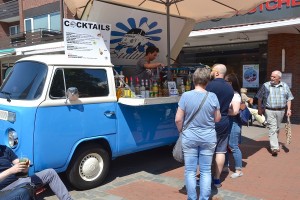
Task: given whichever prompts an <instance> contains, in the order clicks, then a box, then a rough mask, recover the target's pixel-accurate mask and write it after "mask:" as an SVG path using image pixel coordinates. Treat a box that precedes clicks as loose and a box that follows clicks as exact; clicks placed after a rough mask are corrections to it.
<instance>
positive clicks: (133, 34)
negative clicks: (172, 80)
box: [87, 1, 188, 66]
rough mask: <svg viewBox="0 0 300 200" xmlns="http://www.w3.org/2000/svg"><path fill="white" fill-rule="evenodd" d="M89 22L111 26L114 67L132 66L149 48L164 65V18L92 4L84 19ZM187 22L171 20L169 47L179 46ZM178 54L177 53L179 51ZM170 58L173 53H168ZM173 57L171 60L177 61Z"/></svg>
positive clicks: (117, 6)
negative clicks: (156, 53)
mask: <svg viewBox="0 0 300 200" xmlns="http://www.w3.org/2000/svg"><path fill="white" fill-rule="evenodd" d="M87 20H88V21H97V22H105V23H109V24H111V25H112V31H111V41H110V53H111V59H112V63H113V64H114V65H133V66H135V65H136V63H137V61H138V60H139V59H140V58H142V57H143V56H145V52H146V49H147V47H148V46H153V45H154V46H156V47H158V48H159V57H157V58H156V61H157V62H162V63H165V64H166V63H167V18H166V15H163V14H159V13H155V12H150V11H145V10H138V9H134V8H129V7H125V6H121V5H115V4H110V3H106V2H101V1H94V3H93V7H92V8H91V11H90V13H89V14H88V17H87ZM185 24H186V20H185V19H182V18H178V17H173V16H172V17H171V18H170V27H172V30H171V37H170V47H171V50H173V49H174V47H175V46H176V45H175V44H176V43H182V44H181V45H180V49H181V48H182V46H183V44H184V42H185V40H186V38H187V36H188V34H187V35H186V37H184V38H183V36H182V35H181V34H182V31H183V29H184V27H185ZM178 53H179V51H178ZM171 55H172V52H171ZM176 57H177V55H176V56H175V57H172V58H173V59H176Z"/></svg>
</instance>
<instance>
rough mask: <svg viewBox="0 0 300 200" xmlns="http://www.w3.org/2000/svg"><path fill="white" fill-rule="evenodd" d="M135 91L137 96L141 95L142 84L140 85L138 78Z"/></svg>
mask: <svg viewBox="0 0 300 200" xmlns="http://www.w3.org/2000/svg"><path fill="white" fill-rule="evenodd" d="M134 91H135V95H140V94H141V92H140V83H139V78H138V77H136V83H135V87H134Z"/></svg>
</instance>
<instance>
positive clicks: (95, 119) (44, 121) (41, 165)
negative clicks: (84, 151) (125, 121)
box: [34, 103, 117, 171]
mask: <svg viewBox="0 0 300 200" xmlns="http://www.w3.org/2000/svg"><path fill="white" fill-rule="evenodd" d="M115 107H116V103H98V104H80V105H64V106H52V107H40V108H38V110H37V114H36V123H35V127H36V129H35V133H34V155H35V160H34V161H35V170H37V171H39V170H42V169H45V168H49V167H51V168H55V169H56V170H57V171H65V170H66V168H67V166H68V164H69V162H70V159H71V157H72V154H73V153H74V151H75V149H76V146H77V145H78V144H79V143H80V142H82V141H85V140H91V139H96V138H100V137H101V138H105V139H106V140H107V141H108V142H109V144H110V147H111V150H112V151H113V152H114V151H116V133H117V129H116V127H117V126H116V118H115V117H111V118H108V117H106V116H105V115H104V112H106V111H115ZM40 152H43V153H40Z"/></svg>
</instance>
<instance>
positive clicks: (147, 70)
mask: <svg viewBox="0 0 300 200" xmlns="http://www.w3.org/2000/svg"><path fill="white" fill-rule="evenodd" d="M158 53H159V49H158V48H157V47H156V46H149V47H148V48H147V49H146V55H145V56H144V57H143V58H141V59H140V60H139V61H138V62H137V65H136V69H135V76H136V77H138V78H139V80H141V79H144V80H145V79H148V80H149V79H152V77H153V73H152V69H155V68H158V67H163V66H164V64H163V63H159V62H155V63H151V61H153V60H155V58H156V57H157V54H158Z"/></svg>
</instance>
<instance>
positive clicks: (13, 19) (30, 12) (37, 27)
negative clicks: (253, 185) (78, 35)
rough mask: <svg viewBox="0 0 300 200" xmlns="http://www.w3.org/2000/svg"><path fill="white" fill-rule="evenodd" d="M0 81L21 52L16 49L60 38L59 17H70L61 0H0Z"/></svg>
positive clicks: (59, 39) (60, 39) (61, 39)
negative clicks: (16, 53) (17, 52)
mask: <svg viewBox="0 0 300 200" xmlns="http://www.w3.org/2000/svg"><path fill="white" fill-rule="evenodd" d="M0 10H1V11H3V12H1V13H0V66H1V71H0V72H1V76H0V77H1V78H0V79H1V80H0V81H1V82H2V81H3V78H4V77H5V74H7V73H8V72H9V70H10V68H11V67H12V65H13V64H14V62H15V61H16V60H18V59H20V58H21V57H22V56H11V55H14V54H15V49H16V48H20V47H27V46H33V45H40V44H47V43H51V42H55V41H63V35H62V24H61V22H62V18H64V17H67V18H73V16H72V15H71V13H70V12H69V11H68V9H67V8H66V7H65V6H64V4H63V0H43V1H38V0H0Z"/></svg>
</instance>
